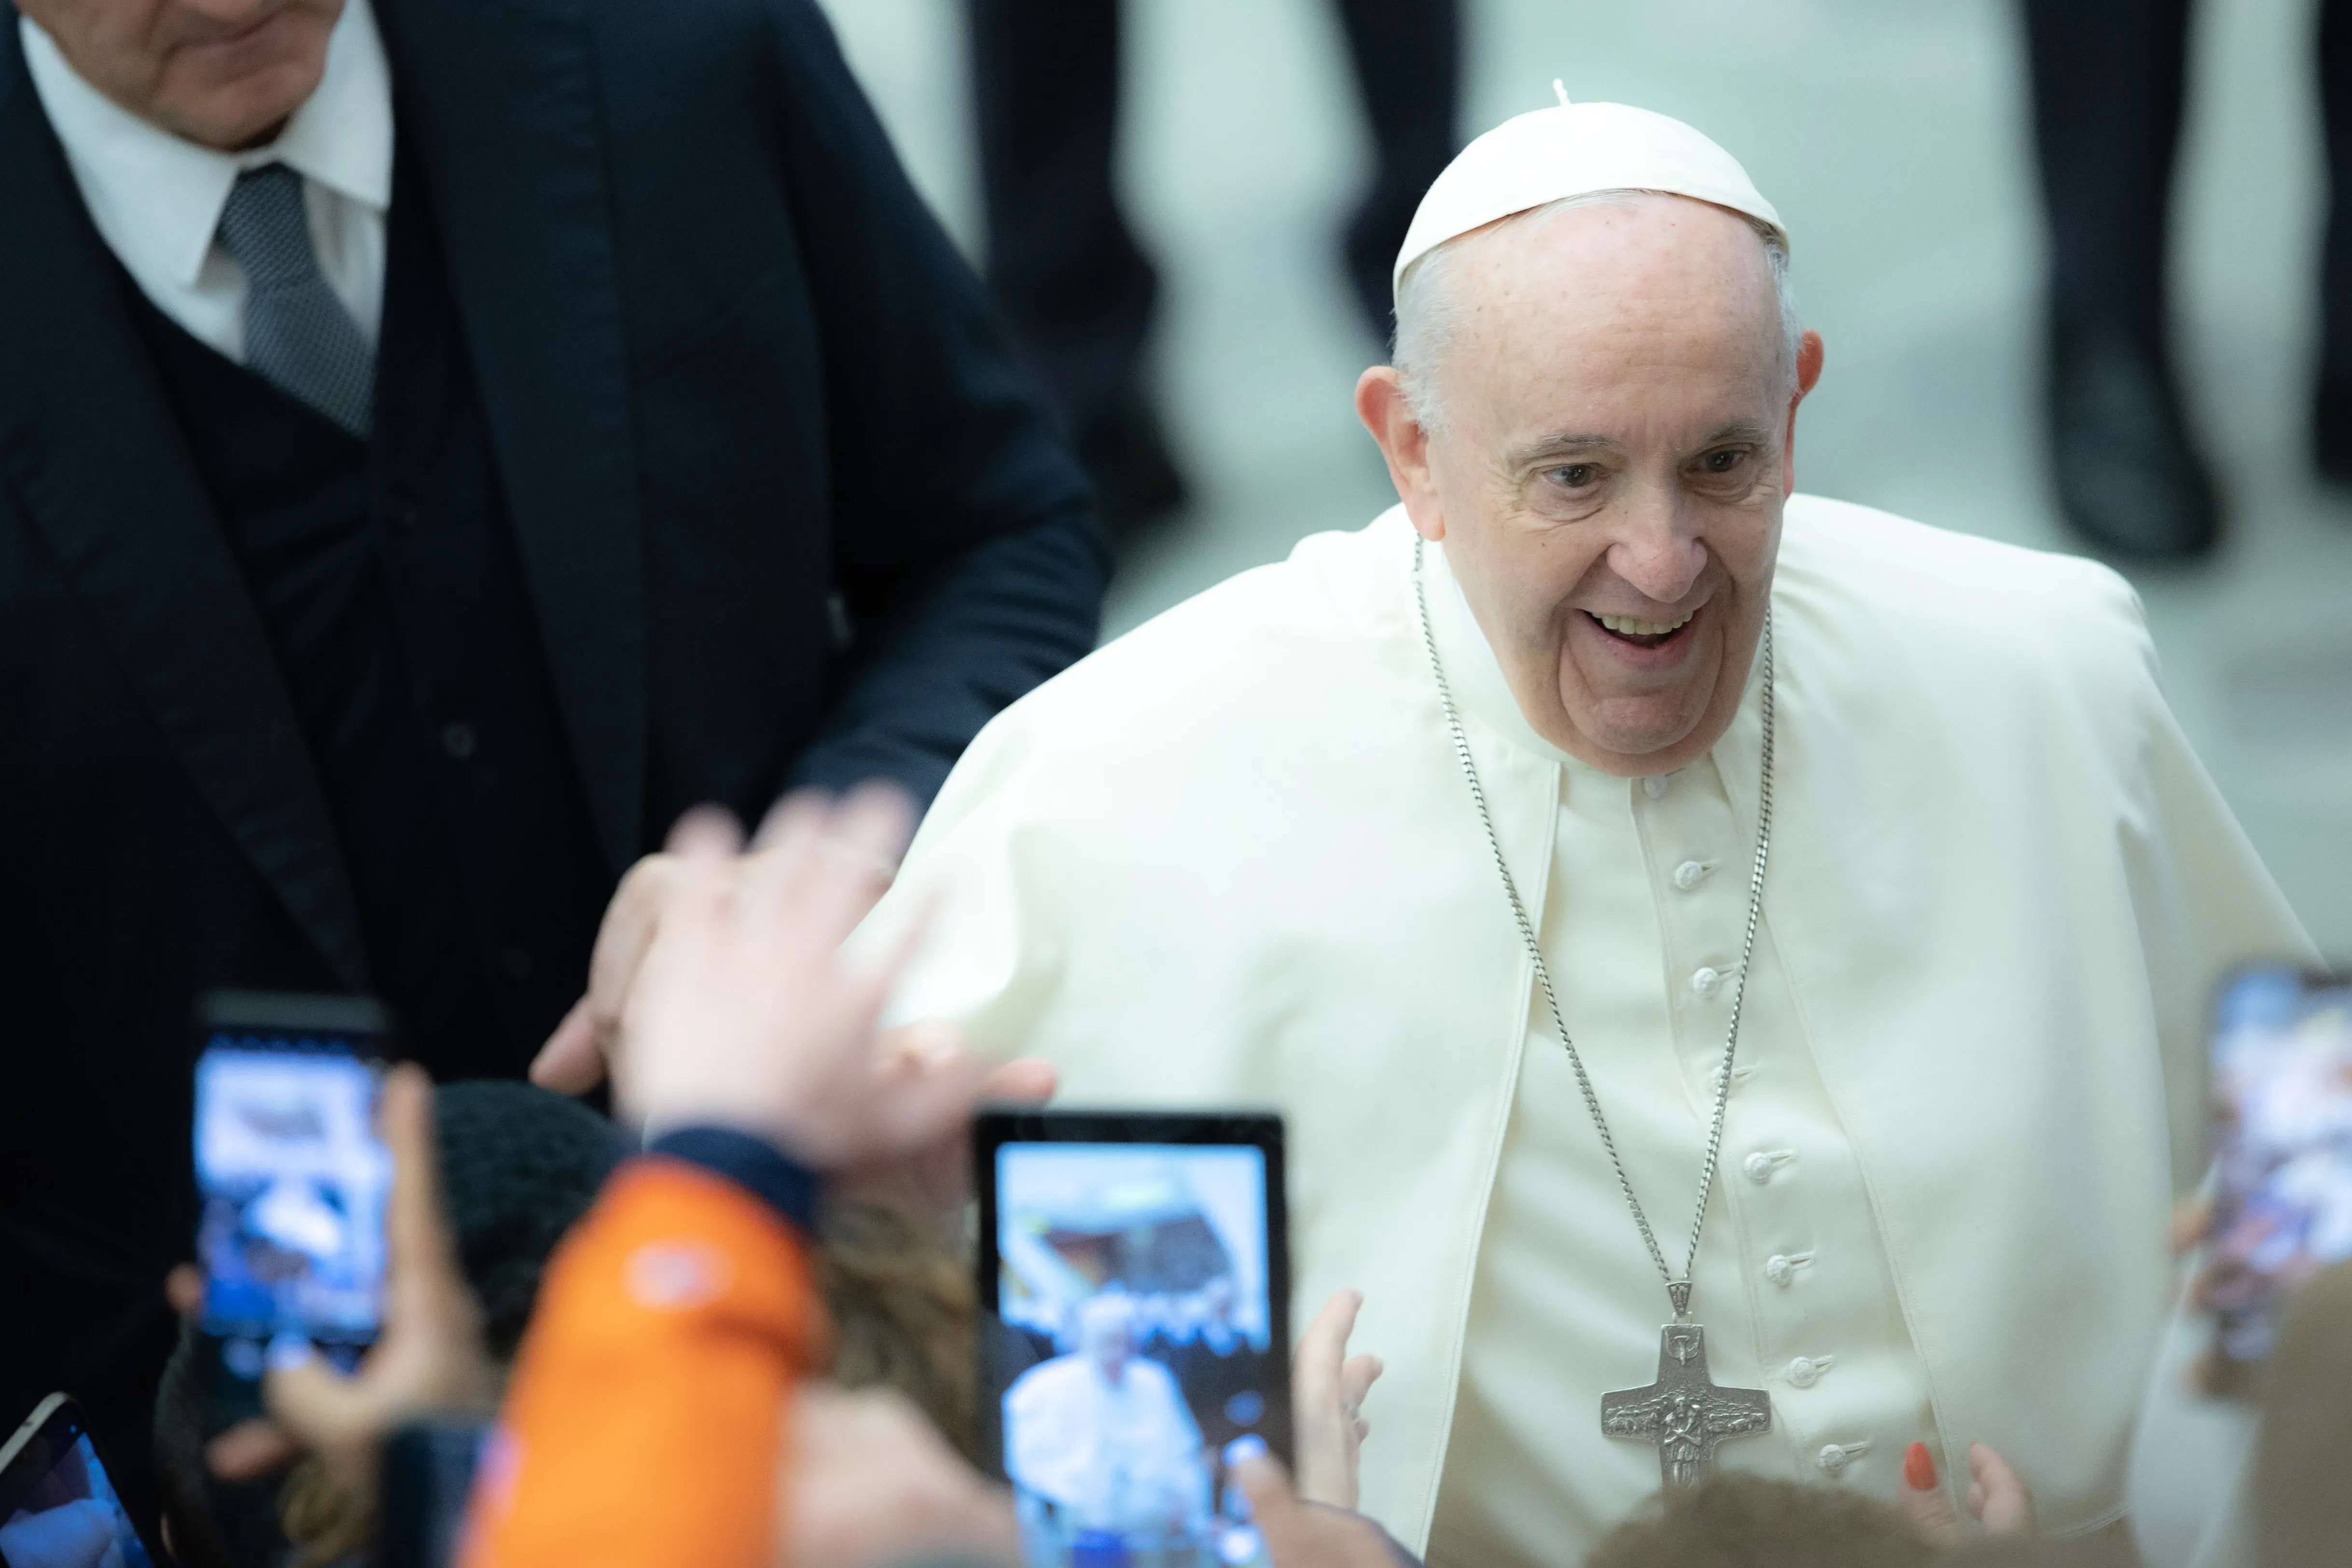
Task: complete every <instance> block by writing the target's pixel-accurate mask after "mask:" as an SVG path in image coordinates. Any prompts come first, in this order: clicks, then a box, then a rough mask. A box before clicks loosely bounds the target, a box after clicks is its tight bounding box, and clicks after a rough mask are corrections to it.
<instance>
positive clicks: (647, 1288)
mask: <svg viewBox="0 0 2352 1568" xmlns="http://www.w3.org/2000/svg"><path fill="white" fill-rule="evenodd" d="M823 1333H824V1329H823V1318H822V1314H821V1312H820V1309H819V1308H818V1306H817V1304H816V1300H815V1297H814V1293H813V1290H812V1286H811V1284H810V1281H809V1275H808V1268H807V1263H806V1260H805V1259H804V1257H803V1252H802V1248H801V1243H800V1241H799V1239H798V1238H797V1237H796V1235H795V1233H794V1231H793V1227H792V1226H791V1225H790V1224H788V1223H787V1222H786V1221H785V1220H784V1218H782V1215H781V1214H780V1213H779V1212H778V1210H777V1208H776V1207H775V1206H774V1205H773V1204H772V1203H769V1202H766V1201H763V1200H762V1198H761V1197H759V1196H758V1195H756V1194H755V1193H754V1192H752V1191H751V1190H748V1189H747V1188H746V1187H745V1186H742V1185H741V1184H740V1183H739V1182H735V1181H730V1180H729V1179H727V1178H726V1177H724V1176H719V1175H717V1174H715V1173H714V1172H713V1171H711V1170H709V1169H708V1168H705V1167H704V1166H700V1165H698V1164H694V1163H689V1162H688V1161H687V1160H684V1159H671V1158H663V1157H653V1158H647V1159H642V1160H639V1161H636V1162H634V1163H633V1164H632V1165H630V1166H625V1167H624V1169H623V1171H622V1172H621V1174H620V1175H619V1176H616V1177H615V1178H614V1182H613V1184H612V1185H611V1186H609V1187H608V1188H607V1189H606V1190H605V1193H604V1197H603V1198H601V1199H600V1200H599V1201H598V1203H597V1206H596V1208H595V1209H594V1211H593V1212H592V1213H591V1214H590V1216H589V1217H588V1218H587V1219H586V1220H584V1221H583V1222H582V1224H581V1226H580V1228H578V1229H577V1230H576V1231H574V1232H573V1233H572V1236H571V1237H570V1238H569V1239H567V1240H566V1241H565V1242H564V1243H563V1246H562V1249H561V1250H559V1252H558V1253H557V1254H556V1258H555V1260H554V1262H553V1264H552V1265H551V1268H550V1270H549V1272H548V1278H547V1282H546V1284H545V1286H544V1287H543V1289H542V1293H541V1301H540V1306H539V1311H538V1312H537V1315H536V1316H535V1317H534V1318H533V1320H532V1323H531V1329H530V1337H529V1339H528V1340H527V1341H526V1342H525V1343H524V1345H523V1350H522V1355H521V1357H520V1361H519V1362H518V1364H517V1366H516V1370H515V1377H514V1384H513V1386H512V1388H511V1389H510V1390H509V1394H508V1397H507V1403H506V1407H505V1409H504V1411H503V1412H502V1413H501V1416H500V1420H499V1429H498V1432H497V1434H496V1435H495V1436H494V1437H493V1438H492V1439H491V1446H490V1449H489V1451H488V1454H487V1456H486V1457H485V1458H484V1460H483V1465H482V1469H481V1471H480V1473H479V1475H478V1479H477V1483H476V1486H475V1489H474V1494H473V1497H472V1499H471V1501H470V1504H469V1513H468V1518H467V1528H466V1538H465V1541H464V1543H463V1545H462V1547H461V1549H460V1552H459V1554H458V1561H459V1563H461V1565H462V1568H585V1565H589V1564H594V1563H626V1564H628V1565H629V1568H768V1565H769V1564H772V1563H773V1562H774V1561H775V1557H776V1550H777V1547H776V1543H777V1542H778V1540H779V1539H780V1528H781V1521H780V1520H779V1518H778V1516H777V1498H778V1496H779V1495H780V1489H779V1484H778V1478H779V1477H780V1475H781V1474H782V1465H783V1463H784V1460H785V1458H786V1457H787V1456H786V1454H785V1452H784V1443H785V1434H786V1431H787V1429H788V1427H787V1423H786V1421H785V1415H786V1410H787V1405H788V1402H789V1400H790V1397H791V1394H792V1389H793V1382H794V1381H795V1379H796V1378H797V1377H798V1375H800V1374H801V1372H802V1371H803V1369H804V1368H806V1367H807V1366H809V1365H810V1364H811V1363H812V1359H813V1357H814V1356H815V1355H816V1354H818V1353H819V1351H820V1349H821V1347H822V1341H823Z"/></svg>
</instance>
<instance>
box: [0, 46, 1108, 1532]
mask: <svg viewBox="0 0 2352 1568" xmlns="http://www.w3.org/2000/svg"><path fill="white" fill-rule="evenodd" d="M18 5H19V7H20V8H21V10H22V12H23V13H24V15H23V16H22V17H21V18H20V17H19V16H18V15H17V11H16V9H12V8H11V7H10V6H9V5H8V4H7V0H0V23H5V26H0V233H5V241H4V242H0V996H5V1004H0V1006H4V1007H5V1011H0V1427H5V1425H6V1424H8V1423H12V1422H13V1421H14V1420H15V1419H16V1416H19V1415H20V1414H21V1413H22V1412H23V1411H24V1410H25V1409H26V1407H28V1406H30V1405H31V1404H32V1402H33V1401H34V1399H36V1398H37V1396H40V1395H41V1394H43V1393H44V1392H46V1391H47V1390H48V1389H50V1388H52V1387H64V1388H68V1389H70V1390H72V1391H73V1392H75V1393H76V1394H78V1395H79V1396H80V1397H81V1398H82V1399H83V1400H84V1402H85V1403H86V1404H87V1405H88V1406H89V1408H90V1411H91V1414H92V1416H93V1417H94V1418H95V1422H96V1425H97V1426H98V1427H99V1429H100V1437H101V1440H103V1441H107V1442H109V1443H110V1446H111V1447H112V1448H114V1450H115V1451H116V1453H117V1456H118V1458H124V1459H127V1460H128V1461H129V1462H128V1464H127V1465H126V1468H127V1469H130V1470H131V1472H132V1474H131V1478H130V1479H131V1485H132V1487H133V1488H134V1489H136V1488H137V1487H138V1486H139V1485H140V1478H141V1476H142V1473H143V1468H144V1467H143V1448H144V1442H143V1437H142V1427H143V1423H144V1422H145V1419H146V1405H147V1400H148V1397H149V1395H150V1392H151V1390H152V1381H153V1377H154V1375H155V1372H156V1370H157V1368H158V1367H159V1365H160V1364H161V1362H162V1359H163V1354H164V1353H165V1352H166V1350H167V1349H168V1347H169V1344H170V1340H171V1325H170V1324H169V1323H168V1322H167V1321H166V1317H165V1312H164V1309H163V1300H162V1295H161V1281H162V1279H163V1273H164V1271H165V1270H166V1268H167V1267H168V1266H169V1265H170V1264H172V1263H173V1261H174V1260H178V1259H180V1258H183V1257H184V1256H186V1255H187V1254H188V1251H189V1249H190V1247H191V1244H192V1241H193V1234H194V1202H193V1193H192V1188H191V1177H190V1174H189V1166H190V1152H189V1150H190V1145H189V1126H188V1122H189V1114H190V1098H191V1090H190V1069H191V1063H192V1057H193V1054H194V1044H195V1041H194V1028H193V1025H192V1022H191V1014H190V1008H191V1002H192V999H193V998H194V997H195V996H196V995H197V994H199V993H200V992H202V991H203V990H205V989H206V988H212V987H216V986H244V987H262V988H286V989H305V990H331V991H373V992H376V993H378V994H381V995H383V997H385V998H387V999H388V1000H389V1001H390V1002H391V1003H392V1005H393V1007H394V1009H395V1011H396V1013H397V1014H399V1015H400V1016H401V1017H403V1018H404V1019H405V1022H406V1026H407V1028H406V1032H405V1047H406V1050H407V1051H408V1053H409V1054H411V1055H413V1056H415V1058H417V1059H419V1060H420V1061H423V1062H424V1063H425V1065H426V1066H427V1067H429V1068H430V1069H431V1070H432V1071H434V1072H435V1073H436V1075H438V1076H443V1077H465V1076H497V1075H512V1074H515V1073H518V1072H520V1071H521V1070H522V1069H523V1068H524V1066H525V1065H526V1064H527V1063H528V1062H529V1061H530V1058H531V1055H532V1053H533V1052H534V1051H535V1050H536V1049H537V1048H538V1047H539V1046H540V1045H541V1041H542V1040H545V1039H546V1038H547V1037H548V1035H549V1033H550V1031H551V1030H552V1029H553V1028H554V1027H555V1025H556V1024H557V1022H558V1020H559V1019H561V1018H562V1016H563V1014H564V1012H565V1009H566V1008H567V1007H568V1006H569V1005H570V1004H571V1003H572V1001H573V999H574V998H577V997H578V996H579V995H580V993H581V991H582V988H583V983H584V980H585V976H586V968H587V963H588V956H589V952H590V948H591V946H592V945H593V942H594V940H595V937H596V935H597V931H598V926H599V922H600V921H601V920H602V919H603V917H604V911H605V907H606V902H607V900H608V898H609V897H610V895H611V894H612V891H613V889H614V884H615V883H616V881H617V879H618V878H619V877H620V876H621V875H622V874H623V873H625V871H626V870H627V869H628V868H629V866H630V865H631V864H632V863H633V862H635V860H637V859H638V857H640V856H642V855H644V854H645V853H646V852H649V851H651V850H652V849H654V848H655V847H656V846H657V845H658V843H659V842H660V840H661V837H662V835H663V832H664V831H665V829H666V828H667V825H668V824H669V823H670V822H671V821H673V820H674V819H675V818H676V817H677V815H678V814H679V813H680V812H681V811H683V810H686V809H687V808H688V807H690V806H692V805H694V804H696V803H698V802H701V801H715V802H718V803H719V804H721V805H724V806H726V807H728V808H730V809H731V810H733V811H735V812H736V813H738V814H739V815H742V816H745V817H747V818H756V817H757V816H758V815H759V813H760V812H761V811H762V810H764V808H765V807H766V806H767V805H768V803H769V802H770V801H771V800H773V799H774V798H775V797H776V795H777V794H778V793H779V792H780V791H782V790H783V789H787V788H789V787H792V786H794V785H799V784H817V785H827V786H833V787H836V788H838V787H845V786H847V785H849V784H852V783H855V782H856V781H858V780H861V779H868V778H875V777H880V778H883V779H892V780H895V781H897V782H898V784H900V785H902V786H903V787H904V788H905V789H908V791H910V792H911V793H912V794H914V795H915V796H916V797H917V798H918V799H919V800H928V799H929V795H930V793H931V792H932V790H933V789H936V787H937V786H938V784H939V782H940V779H942V778H943V777H944V776H945V775H946V772H947V769H948V768H949V766H950V763H952V762H953V761H954V759H955V758H956V756H957V754H958V753H959V752H960V751H961V748H962V747H963V746H964V744H965V743H966V741H968V740H969V739H970V738H971V736H972V734H973V733H974V731H976V730H977V729H978V728H979V727H980V726H981V725H982V724H983V723H985V722H986V721H987V719H988V718H989V716H991V715H992V714H993V713H995V712H996V711H997V710H998V709H999V708H1000V707H1002V706H1003V705H1004V704H1005V703H1007V702H1009V701H1010V700H1012V699H1013V697H1015V696H1017V695H1020V694H1021V693H1023V692H1024V691H1026V690H1027V689H1028V688H1029V687H1031V686H1033V685H1035V684H1036V683H1037V682H1039V681H1041V680H1043V679H1045V677H1046V676H1048V675H1051V674H1054V673H1055V671H1056V670H1058V669H1060V668H1061V667H1063V666H1064V665H1065V664H1067V663H1069V662H1070V661H1072V660H1073V659H1075V658H1076V657H1078V656H1079V655H1080V654H1082V653H1085V652H1086V651H1087V648H1088V647H1089V646H1090V645H1091V643H1092V642H1093V638H1094V634H1095V627H1096V613H1097V604H1098V601H1099V596H1100V590H1101V585H1102V580H1103V574H1104V562H1103V559H1102V556H1101V552H1100V549H1099V547H1098V544H1097V540H1096V538H1095V529H1094V526H1093V522H1092V517H1091V504H1090V502H1089V500H1088V497H1087V490H1086V486H1085V482H1084V480H1083V478H1082V476H1081V475H1080V473H1079V471H1078V470H1077V469H1076V466H1075V465H1074V464H1073V463H1072V462H1071V460H1070V459H1069V457H1068V456H1067V455H1066V452H1065V450H1064V449H1063V447H1062V446H1061V444H1059V443H1058V441H1057V440H1056V438H1055V437H1054V436H1053V435H1052V434H1050V432H1049V430H1048V427H1047V425H1046V423H1045V421H1044V419H1043V418H1042V417H1041V416H1040V414H1039V413H1038V412H1037V410H1036V408H1035V407H1034V405H1033V404H1032V402H1031V401H1030V400H1029V399H1028V397H1027V396H1026V395H1025V394H1024V392H1023V391H1022V390H1021V388H1020V386H1019V385H1018V384H1017V382H1016V380H1015V377H1014V374H1013V371H1011V370H1010V369H1009V368H1008V361H1007V359H1006V356H1005V353H1004V351H1003V348H1002V346H1001V344H1000V342H999V340H998V336H997V332H996V330H995V329H994V327H993V326H992V322H991V319H990V317H989V314H988V311H987V309H986V308H985V306H984V303H983V298H982V292H981V290H980V288H979V287H978V286H977V284H976V283H975V282H974V280H973V279H972V277H971V276H970V274H969V273H968V271H967V269H966V268H965V267H964V266H963V265H962V264H961V262H960V261H959V260H958V258H957V257H956V256H955V255H954V253H953V252H952V250H951V249H950V246H948V244H947V242H946V241H945V239H944V238H943V237H942V236H941V235H940V231H939V229H938V228H937V226H936V225H934V223H933V222H932V220H931V218H930V217H929V214H927V213H926V212H925V210H924V209H923V207H922V205H921V204H920V203H919V200H918V199H917V198H916V196H915V194H914V193H913V192H912V191H911V189H910V188H909V187H908V183H907V181H906V179H905V178H904V176H903V174H902V172H900V170H899V168H898V164H897V162H896V161H895V159H894V157H893V155H892V153H891V151H890V148H889V145H888V142H887V140H886V139H885V137H884V134H883V132H882V131H881V129H880V127H879V126H878V125H877V123H876V121H875V120H874V117H873V115H872V114H871V112H870V111H869V110H868V108H867V106H866V103H865V101H864V100H863V99H862V98H861V96H860V94H859V92H858V89H857V88H856V85H855V84H854V82H853V81H852V79H851V78H850V76H849V73H848V72H847V70H846V69H845V67H844V64H843V62H842V59H841V57H840V56H839V54H838V52H837V50H836V48H835V43H834V40H833V38H832V37H831V34H830V32H829V30H828V29H827V27H826V25H825V23H824V19H823V18H822V16H820V15H819V14H818V12H817V11H816V10H815V8H814V5H813V4H812V3H811V0H698V3H697V4H694V5H671V4H663V3H660V0H534V3H531V4H528V5H525V4H511V5H505V4H501V5H486V4H482V3H481V0H374V4H373V7H372V8H371V6H370V5H369V4H368V0H348V3H346V0H18Z"/></svg>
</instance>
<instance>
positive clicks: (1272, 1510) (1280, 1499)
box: [1233, 1454, 1301, 1535]
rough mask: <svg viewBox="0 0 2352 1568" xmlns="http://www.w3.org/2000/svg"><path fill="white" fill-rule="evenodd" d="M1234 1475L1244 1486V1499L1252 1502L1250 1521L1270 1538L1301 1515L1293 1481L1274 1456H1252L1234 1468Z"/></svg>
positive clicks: (1250, 1503)
mask: <svg viewBox="0 0 2352 1568" xmlns="http://www.w3.org/2000/svg"><path fill="white" fill-rule="evenodd" d="M1233 1474H1234V1479H1235V1480H1237V1481H1239V1482H1241V1487H1242V1495H1243V1496H1244V1497H1245V1498H1247V1499H1249V1505H1250V1517H1251V1518H1252V1519H1255V1520H1256V1521H1257V1522H1258V1528H1260V1529H1261V1530H1264V1531H1266V1533H1268V1534H1269V1535H1273V1534H1278V1533H1280V1532H1281V1531H1282V1530H1283V1527H1284V1526H1285V1524H1286V1522H1287V1521H1289V1520H1290V1519H1291V1518H1293V1517H1294V1516H1296V1515H1297V1513H1298V1512H1299V1510H1300V1506H1301V1505H1300V1503H1299V1501H1298V1493H1297V1491H1296V1490H1293V1489H1292V1487H1291V1484H1290V1477H1289V1476H1288V1475H1287V1474H1286V1473H1285V1471H1284V1470H1283V1468H1282V1466H1281V1464H1280V1463H1279V1462H1278V1461H1277V1460H1276V1459H1274V1458H1272V1457H1271V1456H1269V1455H1265V1454H1252V1455H1251V1456H1250V1457H1249V1458H1245V1459H1244V1460H1243V1461H1242V1462H1241V1463H1240V1464H1238V1465H1235V1466H1234V1471H1233Z"/></svg>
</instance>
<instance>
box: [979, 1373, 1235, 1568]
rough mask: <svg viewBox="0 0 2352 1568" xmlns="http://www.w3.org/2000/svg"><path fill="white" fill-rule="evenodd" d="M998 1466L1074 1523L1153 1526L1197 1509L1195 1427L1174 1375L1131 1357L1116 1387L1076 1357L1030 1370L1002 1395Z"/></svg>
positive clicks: (1162, 1526) (1201, 1478) (1201, 1498)
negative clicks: (1001, 1441) (1002, 1465)
mask: <svg viewBox="0 0 2352 1568" xmlns="http://www.w3.org/2000/svg"><path fill="white" fill-rule="evenodd" d="M1004 1434H1005V1437H1004V1447H1005V1459H1006V1469H1008V1470H1009V1471H1010V1472H1011V1474H1012V1477H1013V1480H1015V1481H1016V1482H1018V1483H1019V1484H1021V1485H1022V1486H1024V1487H1026V1488H1027V1489H1028V1490H1031V1491H1034V1492H1036V1493H1038V1494H1039V1495H1040V1496H1042V1497H1045V1498H1047V1499H1049V1500H1052V1501H1053V1502H1054V1503H1055V1504H1056V1505H1058V1506H1059V1507H1061V1508H1063V1509H1065V1510H1066V1511H1068V1512H1069V1514H1070V1516H1071V1519H1072V1521H1073V1522H1074V1523H1075V1524H1076V1526H1077V1527H1078V1528H1080V1529H1086V1530H1115V1531H1122V1532H1125V1531H1161V1530H1166V1529H1168V1528H1170V1527H1171V1525H1174V1524H1181V1523H1185V1522H1189V1521H1192V1519H1193V1518H1194V1517H1195V1516H1196V1515H1198V1514H1200V1513H1202V1512H1203V1511H1205V1500H1206V1487H1207V1477H1206V1475H1205V1473H1204V1472H1203V1471H1202V1467H1201V1429H1200V1428H1199V1427H1196V1426H1195V1425H1193V1422H1192V1412H1191V1411H1190V1410H1188V1409H1186V1408H1185V1407H1184V1396H1183V1395H1182V1393H1181V1392H1180V1391H1179V1390H1178V1388H1177V1386H1176V1379H1175V1377H1174V1375H1172V1374H1171V1373H1170V1372H1169V1370H1168V1369H1167V1368H1166V1367H1164V1366H1162V1365H1160V1364H1159V1363H1158V1362H1156V1361H1152V1360H1150V1359H1148V1358H1146V1357H1143V1356H1133V1357H1130V1358H1129V1361H1128V1363H1127V1364H1126V1366H1125V1367H1124V1368H1123V1369H1122V1371H1121V1374H1120V1376H1119V1380H1118V1385H1117V1386H1113V1385H1109V1384H1107V1383H1105V1382H1104V1381H1103V1379H1102V1375H1101V1374H1099V1373H1097V1371H1096V1370H1095V1368H1094V1364H1093V1363H1092V1362H1090V1361H1089V1360H1087V1357H1086V1356H1085V1355H1083V1354H1079V1355H1063V1356H1056V1357H1055V1358H1054V1359H1053V1360H1051V1361H1048V1362H1043V1363H1041V1364H1038V1365H1036V1366H1033V1367H1031V1368H1030V1369H1029V1370H1028V1371H1026V1372H1024V1373H1023V1374H1022V1375H1020V1377H1018V1378H1017V1379H1015V1380H1014V1382H1013V1386H1012V1387H1011V1388H1010V1389H1008V1390H1007V1391H1006V1392H1005V1396H1004Z"/></svg>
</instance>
